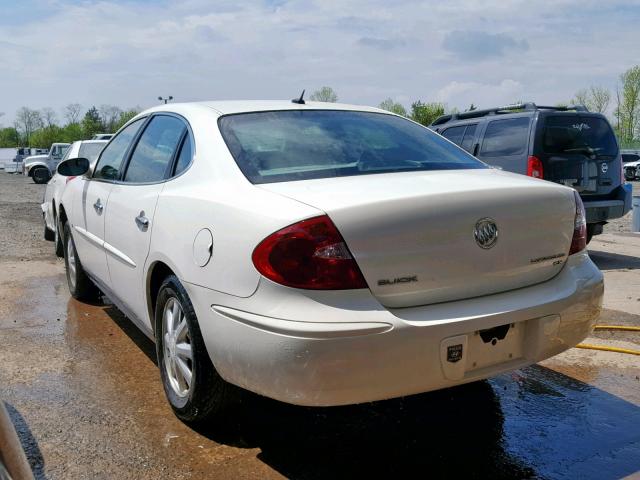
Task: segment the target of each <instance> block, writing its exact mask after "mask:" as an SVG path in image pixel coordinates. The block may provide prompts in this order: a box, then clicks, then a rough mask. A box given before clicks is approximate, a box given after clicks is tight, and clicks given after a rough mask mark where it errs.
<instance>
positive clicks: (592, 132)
mask: <svg viewBox="0 0 640 480" xmlns="http://www.w3.org/2000/svg"><path fill="white" fill-rule="evenodd" d="M544 151H545V152H546V153H554V154H563V153H583V154H584V153H586V154H588V155H589V154H595V155H604V156H614V155H617V153H618V144H617V142H616V138H615V135H614V134H613V130H612V129H611V127H610V126H609V122H607V121H606V120H605V119H603V118H598V117H585V116H573V115H565V116H551V117H548V118H547V122H546V125H545V130H544Z"/></svg>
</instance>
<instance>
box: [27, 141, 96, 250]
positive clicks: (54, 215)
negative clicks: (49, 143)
mask: <svg viewBox="0 0 640 480" xmlns="http://www.w3.org/2000/svg"><path fill="white" fill-rule="evenodd" d="M106 144H107V140H79V141H77V142H73V143H72V144H71V146H70V147H69V148H68V149H67V152H66V153H65V154H64V157H63V158H62V161H64V160H67V159H68V158H78V157H82V158H86V159H87V160H89V163H91V164H93V163H94V162H95V161H96V159H97V158H98V155H99V154H100V152H101V151H102V148H103V147H104V146H105V145H106ZM72 179H73V177H65V176H64V175H60V174H59V173H58V171H57V170H56V171H55V172H54V174H53V176H52V177H51V180H49V183H47V188H46V189H45V191H44V199H43V201H42V205H40V207H41V208H42V216H43V219H44V238H45V240H49V241H52V242H54V243H53V244H54V249H55V252H56V255H57V256H59V257H62V256H64V247H63V244H62V237H61V235H60V233H61V230H60V228H58V220H59V219H58V212H59V211H60V199H61V198H62V192H64V189H65V187H66V186H67V183H69V181H71V180H72Z"/></svg>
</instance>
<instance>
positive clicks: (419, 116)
mask: <svg viewBox="0 0 640 480" xmlns="http://www.w3.org/2000/svg"><path fill="white" fill-rule="evenodd" d="M444 111H445V105H444V103H438V102H431V103H422V102H421V101H420V100H418V101H417V102H413V103H412V104H411V115H409V118H411V120H413V121H414V122H418V123H420V124H422V125H424V126H425V127H426V126H429V125H431V124H432V123H433V121H434V120H435V119H436V118H438V117H440V116H442V115H444Z"/></svg>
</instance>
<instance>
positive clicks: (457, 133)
mask: <svg viewBox="0 0 640 480" xmlns="http://www.w3.org/2000/svg"><path fill="white" fill-rule="evenodd" d="M465 128H467V127H466V126H465V125H462V126H460V127H451V128H447V129H446V130H445V131H444V132H442V136H443V137H444V138H446V139H448V140H451V141H452V142H453V143H455V144H456V145H460V144H461V143H462V137H463V136H464V130H465Z"/></svg>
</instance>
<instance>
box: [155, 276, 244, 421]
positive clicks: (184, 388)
mask: <svg viewBox="0 0 640 480" xmlns="http://www.w3.org/2000/svg"><path fill="white" fill-rule="evenodd" d="M155 310H156V311H155V327H156V329H155V332H156V353H157V356H158V367H159V368H160V376H161V378H162V384H163V386H164V391H165V394H166V396H167V400H169V404H170V405H171V408H172V409H173V411H174V413H175V414H176V416H177V417H178V418H180V419H181V420H182V421H184V422H186V423H190V424H202V423H205V422H210V421H214V420H218V419H220V418H221V417H222V415H223V413H224V412H226V411H227V410H228V409H229V408H230V406H231V405H233V404H234V403H235V399H236V395H237V389H236V387H234V386H233V385H231V384H229V383H227V382H226V381H224V380H223V379H222V377H220V375H218V372H216V369H215V367H214V366H213V363H211V359H210V358H209V354H208V353H207V350H206V348H205V345H204V340H203V339H202V334H201V332H200V327H199V326H198V319H197V318H196V314H195V311H194V309H193V305H192V304H191V300H190V299H189V296H188V295H187V292H186V290H185V289H184V287H183V286H182V284H181V283H180V280H178V278H177V277H176V276H175V275H170V276H168V277H167V278H166V279H165V280H164V282H163V283H162V285H161V286H160V290H159V292H158V299H157V302H156V309H155Z"/></svg>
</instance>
